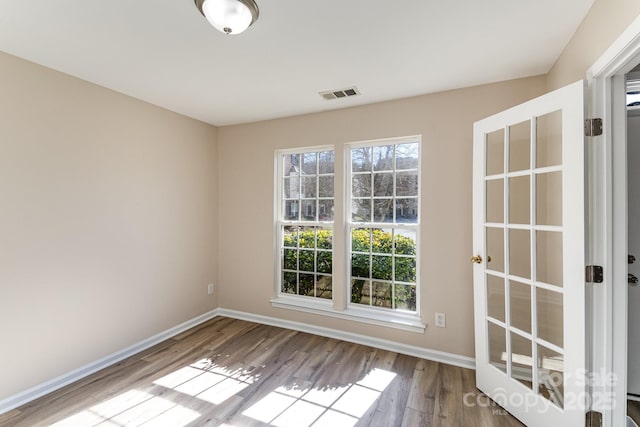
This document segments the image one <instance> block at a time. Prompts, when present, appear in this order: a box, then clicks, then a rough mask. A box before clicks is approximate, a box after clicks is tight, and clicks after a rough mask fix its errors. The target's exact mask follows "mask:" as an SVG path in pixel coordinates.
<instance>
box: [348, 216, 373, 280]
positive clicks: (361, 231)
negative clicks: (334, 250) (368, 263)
mask: <svg viewBox="0 0 640 427" xmlns="http://www.w3.org/2000/svg"><path fill="white" fill-rule="evenodd" d="M351 250H352V251H353V252H367V253H368V252H370V251H371V230H370V229H368V228H356V229H353V230H351ZM367 277H368V275H367Z"/></svg>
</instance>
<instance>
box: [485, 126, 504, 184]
mask: <svg viewBox="0 0 640 427" xmlns="http://www.w3.org/2000/svg"><path fill="white" fill-rule="evenodd" d="M499 173H504V129H499V130H497V131H495V132H491V133H488V134H487V173H486V175H496V174H499Z"/></svg>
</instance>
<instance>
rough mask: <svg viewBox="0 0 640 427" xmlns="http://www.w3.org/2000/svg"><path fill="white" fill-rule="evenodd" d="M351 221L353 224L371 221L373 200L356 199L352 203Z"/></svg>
mask: <svg viewBox="0 0 640 427" xmlns="http://www.w3.org/2000/svg"><path fill="white" fill-rule="evenodd" d="M351 220H352V221H353V222H370V221H371V199H356V200H353V201H352V202H351Z"/></svg>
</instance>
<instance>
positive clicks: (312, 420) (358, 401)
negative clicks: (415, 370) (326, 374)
mask: <svg viewBox="0 0 640 427" xmlns="http://www.w3.org/2000/svg"><path fill="white" fill-rule="evenodd" d="M395 377H396V374H395V373H393V372H389V371H386V370H384V369H377V368H376V369H373V370H371V371H370V372H369V373H368V374H367V375H366V376H365V377H364V378H363V379H362V380H360V381H358V382H357V383H355V384H348V385H345V386H341V387H326V388H313V389H304V388H295V387H284V386H283V387H278V388H277V389H276V390H274V391H273V392H271V393H269V394H268V395H267V396H265V397H264V398H262V399H261V400H260V401H258V402H257V403H255V404H254V405H253V406H251V407H250V408H248V409H247V410H245V411H244V412H243V413H242V415H244V416H246V417H250V418H252V419H254V420H257V421H261V422H263V423H269V424H271V425H273V426H276V427H289V426H292V427H293V426H295V427H304V426H307V427H308V426H312V425H313V426H314V427H317V426H330V427H335V426H353V425H355V424H356V423H357V422H358V420H359V419H360V417H362V416H363V415H364V414H365V413H366V412H367V411H368V410H369V408H371V406H372V405H373V404H374V403H375V402H376V400H378V398H379V397H380V395H381V394H382V392H383V391H384V390H385V389H386V388H387V387H388V386H389V384H391V382H392V381H393V379H394V378H395Z"/></svg>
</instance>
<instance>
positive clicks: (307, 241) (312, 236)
mask: <svg viewBox="0 0 640 427" xmlns="http://www.w3.org/2000/svg"><path fill="white" fill-rule="evenodd" d="M298 243H299V245H300V247H301V248H311V249H313V248H315V246H316V230H315V228H307V229H304V230H300V232H299V233H298Z"/></svg>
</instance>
